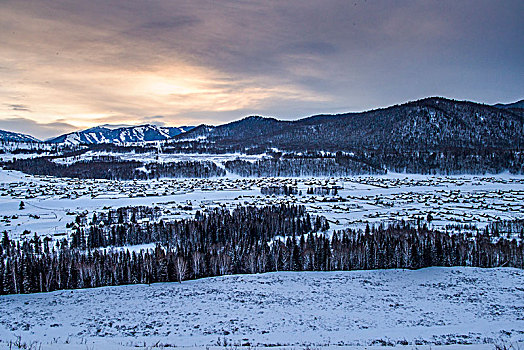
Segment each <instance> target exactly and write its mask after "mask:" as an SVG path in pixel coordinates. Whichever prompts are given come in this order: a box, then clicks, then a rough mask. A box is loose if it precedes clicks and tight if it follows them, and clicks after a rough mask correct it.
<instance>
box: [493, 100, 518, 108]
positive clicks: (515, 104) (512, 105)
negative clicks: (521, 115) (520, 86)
mask: <svg viewBox="0 0 524 350" xmlns="http://www.w3.org/2000/svg"><path fill="white" fill-rule="evenodd" d="M494 107H497V108H505V109H524V100H520V101H517V102H513V103H497V104H496V105H494Z"/></svg>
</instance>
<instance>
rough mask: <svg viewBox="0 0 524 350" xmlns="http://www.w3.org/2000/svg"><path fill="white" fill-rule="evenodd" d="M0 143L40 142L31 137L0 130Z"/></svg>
mask: <svg viewBox="0 0 524 350" xmlns="http://www.w3.org/2000/svg"><path fill="white" fill-rule="evenodd" d="M0 141H6V142H41V141H40V140H38V139H37V138H34V137H33V136H31V135H26V134H20V133H16V132H11V131H5V130H0Z"/></svg>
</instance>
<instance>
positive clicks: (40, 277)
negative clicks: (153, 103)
mask: <svg viewBox="0 0 524 350" xmlns="http://www.w3.org/2000/svg"><path fill="white" fill-rule="evenodd" d="M246 219H247V220H246ZM324 220H325V219H324ZM322 222H323V220H322V219H321V218H318V220H317V218H312V217H309V219H308V214H307V213H306V212H305V210H304V208H303V207H301V206H278V207H275V206H273V207H262V208H255V207H243V208H237V209H235V210H233V211H229V212H228V211H227V210H214V211H212V212H210V213H198V214H197V215H196V216H195V218H194V219H191V220H190V219H186V220H179V221H177V222H173V223H162V222H159V223H156V224H155V223H143V224H142V225H138V224H137V223H133V222H132V221H130V222H128V223H121V224H115V225H114V226H117V227H121V228H122V232H121V234H124V237H125V238H123V239H122V242H119V243H118V244H135V243H138V242H147V241H150V240H151V241H156V242H158V243H157V244H156V245H155V248H154V249H148V250H144V249H143V250H140V251H136V250H131V249H83V247H81V246H79V247H75V244H73V243H71V244H70V243H69V242H67V241H66V240H63V241H62V242H60V243H59V244H57V245H56V246H50V244H49V241H47V240H44V241H43V242H42V241H40V239H39V237H38V236H36V235H35V236H34V238H33V239H32V240H30V241H28V240H26V241H22V242H20V241H18V242H14V241H11V240H10V239H9V237H8V236H7V234H6V233H4V237H3V239H2V241H1V244H0V256H1V257H2V259H0V292H1V293H2V294H14V293H33V292H48V291H53V290H60V289H74V288H91V287H100V286H109V285H123V284H137V283H148V284H149V283H155V282H174V281H178V282H182V281H184V280H188V279H196V278H203V277H210V276H220V275H228V274H238V273H262V272H270V271H339V270H354V269H359V270H360V269H384V268H408V269H417V268H422V267H429V266H477V267H499V266H511V267H517V268H524V258H523V256H524V245H523V244H522V243H519V242H517V240H515V239H513V240H509V239H506V238H498V239H494V235H493V234H492V232H490V229H489V228H488V229H486V230H485V231H478V232H477V235H476V236H470V235H468V234H465V233H455V234H450V233H448V232H444V231H437V230H431V229H429V228H428V227H427V226H426V225H416V226H415V225H410V224H407V223H404V222H400V223H397V224H391V225H389V226H382V225H381V226H374V227H369V226H367V227H366V229H365V230H352V229H346V230H342V231H335V232H333V234H332V235H331V237H330V236H329V235H327V234H324V233H322V230H323V229H326V227H325V226H324V227H323V226H322ZM92 223H93V224H94V225H96V223H97V221H96V220H94V221H93V222H92ZM110 226H113V225H110ZM138 226H140V228H138ZM104 227H105V225H104ZM137 230H138V231H137ZM132 232H134V233H132ZM112 234H113V232H112V229H109V228H105V229H103V230H102V235H103V237H105V238H106V239H107V238H108V239H109V240H110V239H111V238H110V235H112ZM135 236H136V237H139V236H140V237H143V236H145V237H146V238H140V239H139V240H138V241H136V242H135V241H134V240H133V239H131V237H135ZM91 239H96V238H94V237H93V238H91ZM91 239H90V238H87V241H86V244H87V245H91V244H93V245H95V246H96V245H99V246H103V245H106V244H108V243H109V242H108V241H105V242H100V241H98V242H96V243H95V241H93V243H88V242H89V241H90V240H91ZM111 243H116V242H111Z"/></svg>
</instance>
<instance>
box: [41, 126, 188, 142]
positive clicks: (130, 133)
mask: <svg viewBox="0 0 524 350" xmlns="http://www.w3.org/2000/svg"><path fill="white" fill-rule="evenodd" d="M192 128H193V127H191V126H181V127H165V126H157V125H152V124H143V125H137V126H126V127H119V128H114V129H113V128H108V127H107V126H95V127H92V128H89V129H85V130H81V131H74V132H71V133H67V134H64V135H60V136H57V137H54V138H51V139H48V140H46V142H48V143H66V144H100V143H129V142H148V141H163V140H167V139H170V138H172V137H174V136H176V135H179V134H181V133H184V132H186V131H188V130H191V129H192Z"/></svg>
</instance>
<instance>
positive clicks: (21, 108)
mask: <svg viewBox="0 0 524 350" xmlns="http://www.w3.org/2000/svg"><path fill="white" fill-rule="evenodd" d="M7 107H9V108H10V109H12V110H13V111H20V112H31V110H30V109H29V107H27V106H26V105H19V104H7Z"/></svg>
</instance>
